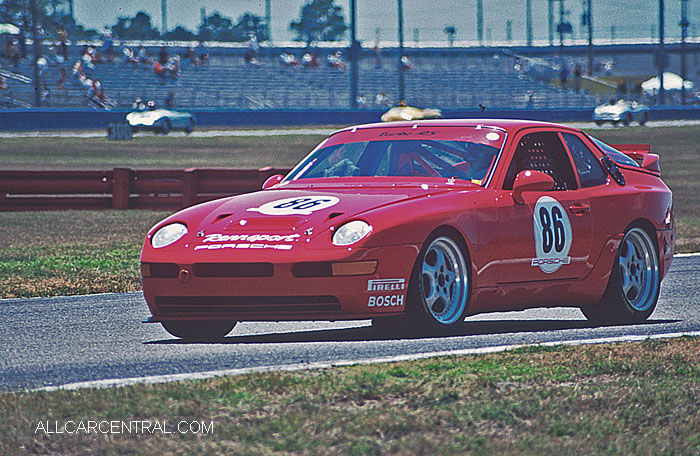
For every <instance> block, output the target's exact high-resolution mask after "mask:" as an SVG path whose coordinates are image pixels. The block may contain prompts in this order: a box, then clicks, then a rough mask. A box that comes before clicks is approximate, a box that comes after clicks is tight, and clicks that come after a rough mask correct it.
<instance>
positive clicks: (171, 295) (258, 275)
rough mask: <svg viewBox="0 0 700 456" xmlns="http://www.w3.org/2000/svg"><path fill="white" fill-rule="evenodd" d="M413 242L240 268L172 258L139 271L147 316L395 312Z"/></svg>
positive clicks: (400, 306) (402, 299)
mask: <svg viewBox="0 0 700 456" xmlns="http://www.w3.org/2000/svg"><path fill="white" fill-rule="evenodd" d="M419 249H420V246H414V245H402V246H390V247H379V248H369V249H358V250H357V251H355V252H353V253H352V255H349V256H348V257H346V258H338V259H337V260H330V261H328V259H327V258H326V259H324V261H321V262H314V261H313V260H311V261H304V262H296V263H288V262H286V263H264V266H260V265H263V263H259V264H257V263H256V264H253V263H247V264H246V267H244V268H240V267H236V264H235V263H219V264H217V263H207V267H202V266H201V265H198V264H171V266H170V269H171V272H169V273H161V274H154V275H155V276H154V275H151V273H150V272H148V273H147V274H146V275H149V276H147V277H142V283H143V292H144V297H145V299H146V302H147V303H148V307H149V309H150V311H151V313H152V316H151V317H150V318H149V319H148V321H149V322H162V321H178V320H239V321H240V320H248V321H265V320H268V321H269V320H349V319H360V318H372V317H374V316H378V315H389V314H396V313H401V312H403V311H404V309H405V308H406V300H407V292H408V283H409V280H410V276H411V270H412V268H413V264H414V262H415V259H416V256H417V254H418V251H419ZM372 261H376V262H377V263H376V264H377V267H376V271H375V272H373V273H362V274H361V275H333V272H332V271H334V270H336V269H339V270H341V271H343V270H344V269H347V268H325V267H324V265H325V264H326V263H332V264H351V263H356V264H360V265H364V264H366V263H367V262H372ZM145 264H147V265H148V266H146V267H143V268H142V270H149V271H150V270H151V269H153V270H156V269H157V268H155V267H152V265H153V264H159V263H157V262H149V263H145ZM232 265H233V267H232ZM256 265H257V266H256ZM299 265H312V266H313V267H311V268H309V267H306V266H305V267H304V268H302V267H300V266H299ZM317 266H320V267H317ZM350 269H351V270H352V268H350ZM303 270H306V271H309V270H310V271H311V272H312V273H311V274H307V273H304V272H300V271H303ZM314 270H317V271H318V273H314ZM222 271H223V272H222ZM227 271H229V272H227ZM324 271H331V272H330V273H326V272H324ZM345 273H347V271H346V272H345Z"/></svg>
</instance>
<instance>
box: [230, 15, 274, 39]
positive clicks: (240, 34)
mask: <svg viewBox="0 0 700 456" xmlns="http://www.w3.org/2000/svg"><path fill="white" fill-rule="evenodd" d="M233 32H234V37H235V39H234V41H248V39H249V38H250V34H251V32H252V33H253V34H254V35H255V37H256V38H257V40H258V42H261V41H267V40H268V39H269V36H270V35H269V33H268V30H267V24H265V21H264V20H263V19H262V18H261V17H260V16H256V15H255V14H251V13H245V14H243V15H242V16H240V17H239V18H238V24H236V25H234V26H233Z"/></svg>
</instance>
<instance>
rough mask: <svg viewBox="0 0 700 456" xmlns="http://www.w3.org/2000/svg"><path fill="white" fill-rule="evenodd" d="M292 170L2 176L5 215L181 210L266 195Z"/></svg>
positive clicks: (0, 205)
mask: <svg viewBox="0 0 700 456" xmlns="http://www.w3.org/2000/svg"><path fill="white" fill-rule="evenodd" d="M288 171H289V170H288V169H275V168H262V169H258V170H248V169H186V170H132V169H129V168H114V169H113V170H110V171H0V211H43V210H67V209H93V210H94V209H150V210H176V209H180V208H184V207H188V206H191V205H193V204H197V203H201V202H204V201H209V200H213V199H216V198H221V197H224V196H229V195H235V194H241V193H248V192H253V191H256V190H260V188H261V187H262V184H263V182H265V180H266V179H267V178H268V177H270V176H272V175H274V174H286V173H287V172H288Z"/></svg>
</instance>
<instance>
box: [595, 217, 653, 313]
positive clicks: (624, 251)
mask: <svg viewBox="0 0 700 456" xmlns="http://www.w3.org/2000/svg"><path fill="white" fill-rule="evenodd" d="M660 290H661V268H660V266H659V257H658V253H657V249H656V244H655V242H654V240H653V239H652V238H651V236H650V235H649V233H647V232H646V231H645V230H644V229H642V228H640V227H632V228H630V229H629V230H627V231H626V232H625V235H624V237H623V238H622V242H621V243H620V247H619V248H618V251H617V254H616V255H615V262H614V263H613V268H612V272H611V274H610V280H609V282H608V286H607V288H606V289H605V293H603V297H602V298H601V299H600V301H599V302H598V303H596V304H595V305H594V306H591V307H586V308H582V309H581V310H582V312H583V314H584V315H585V316H586V318H587V319H588V320H589V321H591V322H593V323H613V324H615V323H641V322H643V321H645V320H647V319H648V318H649V316H650V315H651V314H652V313H653V312H654V309H655V308H656V303H657V301H658V300H659V291H660Z"/></svg>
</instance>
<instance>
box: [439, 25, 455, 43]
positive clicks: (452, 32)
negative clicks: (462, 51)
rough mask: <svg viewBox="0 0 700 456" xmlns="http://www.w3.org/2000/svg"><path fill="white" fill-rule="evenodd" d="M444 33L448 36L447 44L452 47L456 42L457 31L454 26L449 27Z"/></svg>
mask: <svg viewBox="0 0 700 456" xmlns="http://www.w3.org/2000/svg"><path fill="white" fill-rule="evenodd" d="M442 31H443V32H445V34H446V35H447V43H448V44H449V46H450V47H452V45H453V44H454V42H455V35H456V34H457V29H456V28H455V26H454V25H448V26H447V27H445V28H444V29H443V30H442Z"/></svg>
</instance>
